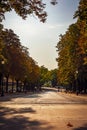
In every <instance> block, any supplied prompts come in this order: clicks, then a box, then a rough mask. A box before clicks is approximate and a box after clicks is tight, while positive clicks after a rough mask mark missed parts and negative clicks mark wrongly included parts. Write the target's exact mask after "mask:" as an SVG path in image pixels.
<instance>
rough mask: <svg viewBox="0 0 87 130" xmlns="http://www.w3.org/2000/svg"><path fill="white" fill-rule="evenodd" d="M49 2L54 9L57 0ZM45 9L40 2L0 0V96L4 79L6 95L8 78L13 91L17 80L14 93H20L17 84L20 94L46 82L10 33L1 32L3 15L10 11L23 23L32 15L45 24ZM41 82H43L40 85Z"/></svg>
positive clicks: (25, 49)
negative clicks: (21, 84)
mask: <svg viewBox="0 0 87 130" xmlns="http://www.w3.org/2000/svg"><path fill="white" fill-rule="evenodd" d="M50 2H51V4H53V5H55V4H57V1H56V0H51V1H50ZM45 7H46V4H45V3H43V1H41V0H32V1H31V0H28V1H27V0H24V1H21V0H16V1H15V0H0V92H3V88H2V86H3V85H2V79H3V77H5V78H6V85H5V86H6V87H5V91H6V92H8V80H9V78H10V79H11V80H12V89H11V90H12V91H13V87H14V82H13V81H14V80H16V91H19V82H20V83H23V84H24V88H23V90H25V89H31V90H34V89H35V86H37V87H38V86H40V85H42V84H44V83H45V81H46V80H47V79H44V78H43V77H44V75H45V73H44V74H43V76H42V74H41V73H42V67H41V68H40V67H39V66H38V65H37V63H36V62H35V61H34V59H33V58H32V57H30V56H29V51H28V48H26V47H25V46H22V44H21V42H20V39H19V37H18V36H17V35H16V34H15V33H14V31H13V30H11V29H9V30H8V29H4V27H3V25H2V22H3V20H5V13H6V12H10V11H12V10H13V9H14V11H15V12H16V13H17V14H18V15H19V16H20V17H22V18H23V19H26V17H27V16H28V15H32V16H33V15H34V16H36V17H38V19H39V20H40V21H41V22H45V21H46V18H47V12H46V11H45ZM44 68H45V67H44ZM47 72H48V70H47ZM42 79H44V80H43V82H42ZM20 89H21V88H20Z"/></svg>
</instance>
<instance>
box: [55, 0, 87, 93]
mask: <svg viewBox="0 0 87 130" xmlns="http://www.w3.org/2000/svg"><path fill="white" fill-rule="evenodd" d="M74 18H77V22H76V23H74V24H72V25H70V26H69V28H68V30H67V31H66V33H65V34H64V35H60V40H59V42H58V44H57V46H56V47H57V51H58V58H57V62H58V82H59V84H62V85H64V86H68V89H69V90H72V91H76V90H79V92H81V91H83V90H84V92H85V93H86V92H87V0H80V3H79V7H78V10H77V11H76V12H75V14H74Z"/></svg>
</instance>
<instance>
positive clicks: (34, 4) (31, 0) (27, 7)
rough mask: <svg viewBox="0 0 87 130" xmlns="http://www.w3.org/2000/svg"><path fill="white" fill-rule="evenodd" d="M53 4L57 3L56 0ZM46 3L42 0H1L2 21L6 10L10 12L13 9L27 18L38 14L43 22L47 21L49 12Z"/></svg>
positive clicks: (0, 17) (0, 18)
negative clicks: (46, 9)
mask: <svg viewBox="0 0 87 130" xmlns="http://www.w3.org/2000/svg"><path fill="white" fill-rule="evenodd" d="M51 4H53V5H55V4H57V1H56V0H52V1H51ZM45 7H46V4H44V3H43V2H42V0H16V1H15V0H0V22H2V20H3V19H5V12H10V11H12V9H14V11H15V12H16V13H17V14H18V15H19V16H21V17H22V18H23V19H26V17H27V16H28V15H31V14H32V15H36V16H37V17H38V18H39V19H40V21H41V22H45V21H46V17H47V13H46V11H44V9H45Z"/></svg>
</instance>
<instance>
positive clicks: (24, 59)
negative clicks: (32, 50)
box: [0, 29, 39, 92]
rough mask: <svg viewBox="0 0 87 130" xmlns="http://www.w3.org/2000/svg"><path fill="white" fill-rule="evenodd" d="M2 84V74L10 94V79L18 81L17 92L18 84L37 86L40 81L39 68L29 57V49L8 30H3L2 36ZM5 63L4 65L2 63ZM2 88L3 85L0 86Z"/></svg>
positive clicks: (0, 57) (0, 65)
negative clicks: (24, 83)
mask: <svg viewBox="0 0 87 130" xmlns="http://www.w3.org/2000/svg"><path fill="white" fill-rule="evenodd" d="M0 39H1V42H0V46H1V50H0V84H1V81H2V78H3V77H2V74H3V75H4V76H5V77H6V80H7V82H6V92H8V79H9V77H10V78H11V79H12V80H16V82H17V85H16V87H17V88H16V91H18V82H19V81H21V82H25V81H26V80H27V82H28V83H31V84H37V82H38V79H39V67H38V65H37V63H36V62H35V61H34V60H33V58H32V57H30V56H29V52H28V48H26V47H24V46H22V44H21V43H20V40H19V37H18V36H17V35H16V34H15V33H14V32H13V31H12V30H8V29H2V30H1V35H0ZM3 61H4V64H2V62H3ZM0 86H1V85H0Z"/></svg>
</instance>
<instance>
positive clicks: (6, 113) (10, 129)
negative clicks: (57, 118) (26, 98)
mask: <svg viewBox="0 0 87 130" xmlns="http://www.w3.org/2000/svg"><path fill="white" fill-rule="evenodd" d="M26 113H28V114H30V113H33V114H35V113H36V111H34V110H33V109H32V108H30V107H29V108H28V107H27V108H21V109H17V110H15V109H14V108H8V107H0V130H48V129H49V130H52V129H53V127H52V126H50V125H49V124H48V122H45V121H38V120H31V119H30V117H28V116H27V117H26V116H24V114H26Z"/></svg>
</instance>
